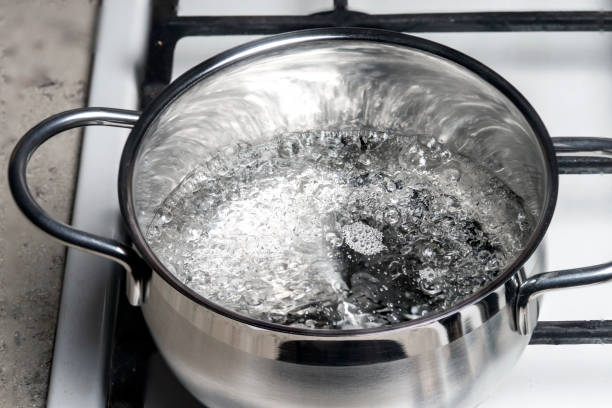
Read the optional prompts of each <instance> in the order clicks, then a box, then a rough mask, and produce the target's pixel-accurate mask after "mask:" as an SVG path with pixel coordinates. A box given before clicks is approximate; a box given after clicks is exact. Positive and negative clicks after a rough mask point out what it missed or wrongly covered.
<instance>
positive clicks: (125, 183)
mask: <svg viewBox="0 0 612 408" xmlns="http://www.w3.org/2000/svg"><path fill="white" fill-rule="evenodd" d="M342 40H356V41H371V42H379V43H383V44H393V45H400V46H405V47H409V48H414V49H417V50H421V51H425V52H428V53H431V54H434V55H437V56H439V57H442V58H445V59H447V60H449V61H452V62H454V63H456V64H458V65H461V66H462V67H464V68H466V69H468V70H469V71H471V72H473V73H474V74H476V75H478V76H479V77H480V78H482V79H483V80H485V81H486V82H488V83H489V84H491V85H492V86H494V87H495V88H496V89H497V90H499V91H500V92H501V93H502V94H503V95H504V96H506V97H507V98H508V99H509V100H510V101H511V102H512V103H513V104H514V105H515V106H516V108H517V109H518V110H519V111H520V112H521V113H522V114H523V116H524V117H525V119H526V120H527V122H528V123H529V125H530V126H531V128H532V130H533V131H534V133H535V135H536V136H537V139H538V142H539V145H540V148H541V149H542V152H543V154H544V155H545V156H546V158H547V159H548V160H547V166H546V171H547V177H548V180H549V183H548V185H549V188H548V191H547V192H546V197H545V199H544V200H545V203H544V206H543V209H544V214H543V216H542V217H541V220H540V222H539V224H538V225H537V228H536V230H535V231H534V233H533V234H532V236H531V238H530V240H529V242H528V244H527V245H526V247H525V249H524V250H523V252H522V253H521V254H520V256H519V257H518V258H517V259H516V260H515V261H514V262H513V263H512V265H510V266H509V267H508V268H507V269H506V270H505V271H504V273H502V274H500V276H499V277H498V278H497V279H495V280H494V281H493V282H491V283H490V284H489V285H487V286H485V287H484V288H482V289H481V290H480V291H478V292H477V293H475V294H474V295H472V296H470V297H468V298H467V299H465V300H463V301H462V302H460V303H458V304H457V305H455V306H454V307H452V308H450V309H447V310H443V311H441V312H438V313H432V314H430V315H426V316H424V317H422V318H420V319H416V320H411V321H408V322H403V323H399V324H396V325H391V326H383V327H378V328H369V329H350V330H339V329H333V330H332V329H305V328H295V327H289V326H284V325H280V324H277V323H270V322H265V321H261V320H257V319H253V318H251V317H248V316H245V315H242V314H239V313H237V312H234V311H232V310H230V309H227V308H224V307H222V306H220V305H218V304H215V303H213V302H211V301H209V300H207V299H206V298H204V297H203V296H201V295H199V294H198V293H197V292H195V291H193V290H192V289H190V288H189V287H187V286H186V285H184V284H182V283H181V282H180V281H179V280H178V279H177V278H176V277H175V276H174V275H173V274H172V273H171V272H170V271H168V270H167V268H166V267H165V266H164V265H163V264H162V263H161V262H160V261H159V260H158V259H157V257H156V256H155V254H154V253H153V251H152V250H151V249H150V248H149V246H148V245H147V244H146V240H145V238H144V236H143V234H142V233H141V231H140V227H139V225H138V221H137V219H136V214H135V209H134V203H133V196H132V188H131V186H132V181H133V175H134V162H135V160H134V159H135V157H136V155H137V154H138V150H139V147H140V142H141V141H142V139H143V137H144V135H145V133H146V131H147V129H148V127H149V126H150V125H151V123H153V121H154V120H155V119H156V118H157V117H158V115H159V114H160V113H161V112H162V111H163V109H164V108H165V107H166V106H167V105H168V104H169V103H171V102H172V101H173V100H174V99H175V98H176V97H178V96H179V95H180V94H182V93H183V92H184V91H186V90H187V89H189V88H190V87H191V86H192V85H194V84H196V83H197V82H199V81H200V80H202V79H204V78H206V77H208V76H210V75H213V74H214V73H216V72H217V71H219V70H222V69H224V68H227V67H228V66H230V65H233V64H234V63H236V62H238V61H243V60H245V59H247V58H249V57H251V56H254V55H259V54H261V53H265V52H268V51H270V50H273V49H278V48H279V47H285V46H288V45H291V44H298V43H305V42H312V41H342ZM557 190H558V171H557V162H556V159H555V154H554V149H553V145H552V141H551V139H550V136H549V134H548V131H547V130H546V127H545V126H544V124H543V123H542V120H541V119H540V117H539V116H538V114H537V113H536V111H535V110H534V109H533V107H532V106H531V105H530V104H529V102H527V100H526V99H525V97H524V96H523V95H522V94H521V93H520V92H519V91H518V90H517V89H516V88H514V87H513V86H512V85H511V84H510V83H509V82H507V81H506V80H505V79H503V78H502V77H501V76H500V75H499V74H497V73H496V72H494V71H493V70H491V69H490V68H488V67H486V66H485V65H484V64H482V63H480V62H479V61H477V60H475V59H473V58H471V57H469V56H467V55H465V54H463V53H461V52H459V51H457V50H454V49H452V48H449V47H447V46H444V45H441V44H438V43H436V42H433V41H429V40H425V39H423V38H420V37H415V36H412V35H407V34H403V33H398V32H394V31H386V30H379V29H369V28H320V29H310V30H301V31H293V32H288V33H284V34H279V35H274V36H269V37H266V38H264V39H260V40H256V41H252V42H249V43H246V44H243V45H240V46H238V47H234V48H232V49H230V50H228V51H225V52H223V53H221V54H218V55H216V56H214V57H212V58H210V59H208V60H206V61H204V62H202V63H200V64H199V65H197V66H195V67H194V68H192V69H190V70H189V71H187V72H186V73H184V74H183V75H181V76H180V77H179V78H177V79H176V80H175V81H173V82H172V83H170V84H169V85H168V86H167V87H166V88H165V89H164V91H163V92H161V93H160V95H159V96H157V97H156V98H155V99H154V100H153V102H151V104H150V105H149V106H148V107H147V108H146V109H145V110H144V111H143V113H142V115H141V116H140V119H139V120H138V122H137V123H136V125H135V126H134V128H133V130H132V132H131V133H130V136H129V137H128V140H127V142H126V145H125V147H124V150H123V153H122V157H121V162H120V168H119V202H120V206H121V213H122V215H123V217H124V219H125V222H126V223H127V225H128V231H129V234H130V237H131V239H132V242H133V243H134V245H135V246H136V248H137V249H138V251H139V253H140V254H141V256H142V257H143V258H144V260H145V261H146V262H147V263H148V264H149V265H150V266H152V268H153V270H154V271H155V272H156V273H157V274H159V275H160V276H161V277H162V278H163V279H164V280H165V281H166V282H167V283H168V284H170V285H171V286H172V287H173V288H174V289H175V290H177V291H178V292H179V293H180V294H182V295H183V296H185V297H187V298H188V299H190V300H191V301H193V302H195V303H196V304H198V305H200V306H203V307H206V308H208V309H210V310H212V311H214V312H216V313H218V314H220V315H223V316H225V317H227V318H230V319H232V320H235V321H239V322H242V323H244V324H247V325H250V326H255V327H258V328H261V329H267V330H272V331H277V332H282V333H290V334H294V335H304V336H316V337H328V336H329V337H343V336H355V335H364V334H372V333H380V332H384V331H390V330H398V329H403V328H406V329H407V328H414V327H422V326H425V325H428V324H430V323H434V322H437V321H439V320H441V319H444V318H447V317H449V316H451V315H453V314H455V313H458V312H460V311H461V310H462V309H463V308H465V307H467V306H469V305H473V304H475V303H478V302H480V301H482V300H483V299H484V298H485V297H487V296H488V295H489V294H490V293H492V292H493V291H495V290H496V289H497V288H498V287H499V286H501V285H504V284H505V283H506V282H507V281H508V280H509V279H511V278H512V277H513V276H514V275H515V273H516V272H517V271H518V270H519V269H520V268H521V266H522V265H523V264H524V263H525V262H526V261H527V260H528V259H529V257H530V256H531V255H532V254H533V252H534V251H535V249H536V248H537V246H538V245H539V244H540V242H541V240H542V239H543V238H544V234H545V233H546V230H547V229H548V226H549V224H550V220H551V218H552V215H553V212H554V208H555V204H556V200H557Z"/></svg>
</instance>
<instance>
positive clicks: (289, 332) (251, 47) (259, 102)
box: [9, 29, 612, 408]
mask: <svg viewBox="0 0 612 408" xmlns="http://www.w3.org/2000/svg"><path fill="white" fill-rule="evenodd" d="M85 125H110V126H124V127H131V128H133V129H132V132H131V135H130V137H129V139H128V141H127V144H126V146H125V149H124V152H123V157H122V160H121V168H120V174H119V193H120V205H121V210H122V213H123V216H124V219H125V225H126V227H127V229H128V231H129V233H130V236H131V238H132V242H133V245H128V244H123V243H120V242H117V241H114V240H111V239H107V238H103V237H98V236H95V235H92V234H89V233H86V232H82V231H77V230H75V229H73V228H71V227H70V226H67V225H64V224H61V223H59V222H58V221H56V220H54V219H52V218H51V217H49V216H48V215H47V214H45V213H44V212H43V210H42V209H41V208H40V207H39V206H38V204H36V202H35V200H34V197H33V196H32V194H31V193H30V191H29V190H28V187H27V184H26V166H27V162H28V160H29V158H30V157H31V155H32V153H33V152H34V151H35V150H36V148H38V146H40V145H41V144H42V143H43V142H44V141H46V140H47V139H49V138H50V137H52V136H53V135H55V134H57V133H59V132H62V131H64V130H67V129H70V128H74V127H79V126H85ZM346 127H350V128H369V129H376V130H390V131H393V132H395V133H404V134H415V132H416V133H428V134H432V135H435V136H436V137H437V139H438V140H439V142H441V143H443V144H445V145H446V147H447V148H449V149H451V150H453V151H456V152H458V153H460V154H462V155H465V156H468V157H470V158H472V159H473V160H476V161H478V162H480V163H481V164H482V165H483V166H486V167H488V168H489V169H490V170H491V171H495V172H496V174H498V175H499V177H500V178H501V179H502V180H503V181H504V182H505V183H506V184H507V185H508V186H509V187H510V188H511V189H512V190H514V192H515V193H517V194H518V195H519V196H521V197H522V198H523V200H524V202H525V203H526V207H527V208H528V209H529V211H530V212H531V213H532V215H533V217H534V219H535V220H536V221H537V222H536V224H535V226H534V230H533V233H532V236H531V239H530V241H529V243H528V245H527V247H526V248H525V249H524V251H523V252H522V253H521V254H520V256H519V257H518V258H517V259H516V260H515V262H514V263H513V264H512V265H511V266H510V267H509V268H508V269H507V270H506V271H505V272H504V273H503V274H501V275H500V276H499V278H498V279H496V280H495V281H494V282H492V283H491V284H489V285H488V286H487V287H485V288H483V289H482V290H481V291H480V292H478V293H477V294H475V295H473V296H472V297H470V298H469V299H466V300H465V301H463V302H461V303H460V304H458V305H456V306H455V307H453V308H452V309H450V310H446V311H444V312H441V313H436V314H431V315H428V316H426V317H424V318H421V319H418V320H415V321H411V322H407V323H403V324H398V325H396V326H392V327H382V328H376V329H364V330H346V331H337V330H311V329H300V328H291V327H284V326H280V325H277V324H272V323H267V322H262V321H257V320H253V319H251V318H249V317H246V316H242V315H239V314H237V313H235V312H232V311H231V310H227V309H224V308H223V307H221V306H219V305H216V304H212V303H211V302H209V301H207V300H206V299H204V298H202V297H201V296H199V295H198V294H197V293H195V292H193V291H192V290H190V289H189V288H188V287H186V286H184V285H183V284H181V283H180V282H179V281H178V280H177V279H176V278H175V277H174V276H173V275H172V273H170V272H169V271H168V270H167V268H166V267H164V265H162V263H161V262H160V261H159V260H158V259H157V258H156V256H155V254H154V253H153V252H152V251H151V250H150V248H149V247H148V245H147V242H146V240H145V238H144V236H143V229H144V228H145V227H146V226H147V224H148V222H149V221H150V219H151V216H152V210H153V208H154V207H155V206H156V205H158V204H159V203H160V202H161V200H163V199H164V198H165V197H166V196H167V195H168V193H169V192H170V191H171V190H172V189H173V188H174V187H175V186H176V185H177V183H178V182H179V181H180V180H181V179H182V178H183V177H184V176H185V175H186V174H187V173H188V172H189V171H190V170H191V169H192V168H193V167H194V166H195V165H196V164H197V163H200V162H202V161H203V160H205V159H206V158H208V157H210V156H211V155H212V154H214V153H215V151H217V150H218V149H219V148H221V147H223V146H227V145H228V144H233V143H236V142H241V141H242V142H245V141H246V142H249V143H258V142H262V141H265V140H267V139H269V138H271V137H273V136H276V135H279V134H286V133H289V132H294V131H306V130H322V129H324V130H330V129H331V130H333V129H343V128H346ZM568 143H569V144H568ZM568 143H566V144H565V150H566V151H568V150H569V151H574V150H577V148H574V147H572V146H573V145H572V143H570V142H568ZM573 143H574V144H576V143H578V144H580V141H576V140H574V141H573ZM556 163H557V162H556V159H555V154H554V150H553V144H552V142H551V139H550V138H549V136H548V133H547V132H546V129H545V127H544V125H543V124H542V122H541V121H540V118H539V117H538V116H537V114H536V112H535V111H534V110H533V109H532V107H531V106H530V105H529V103H528V102H527V101H526V100H525V99H524V98H523V97H522V96H521V95H520V93H519V92H518V91H517V90H516V89H514V88H513V87H512V86H511V85H510V84H508V83H507V82H506V81H505V80H504V79H502V78H501V77H500V76H499V75H497V74H496V73H494V72H493V71H491V70H490V69H488V68H487V67H485V66H483V65H482V64H480V63H479V62H477V61H475V60H473V59H471V58H469V57H467V56H465V55H463V54H461V53H459V52H457V51H454V50H452V49H449V48H447V47H444V46H442V45H439V44H436V43H433V42H430V41H426V40H423V39H420V38H416V37H411V36H407V35H402V34H397V33H392V32H386V31H379V30H369V29H321V30H309V31H302V32H294V33H288V34H283V35H278V36H273V37H268V38H266V39H264V40H261V41H256V42H252V43H249V44H246V45H244V46H241V47H237V48H234V49H232V50H230V51H228V52H225V53H223V54H220V55H218V56H216V57H214V58H212V59H210V60H208V61H206V62H204V63H202V64H200V65H198V66H197V67H195V68H193V69H192V70H190V71H189V72H187V73H186V74H184V75H183V76H181V77H180V78H179V79H177V80H176V81H175V82H173V83H172V84H171V85H170V86H168V88H167V89H166V90H165V91H164V92H163V93H162V94H161V95H160V96H159V97H158V98H157V99H156V100H155V101H153V103H152V104H151V105H150V106H148V107H147V108H146V109H145V111H144V112H143V113H137V112H129V111H121V110H114V109H102V108H87V109H78V110H74V111H69V112H64V113H61V114H59V115H56V116H53V117H51V118H49V119H47V120H45V121H44V122H42V123H40V124H39V125H38V126H36V127H35V128H33V129H32V130H30V131H29V132H28V133H27V134H26V135H25V136H24V137H23V139H22V140H21V141H20V142H19V144H18V145H17V147H16V148H15V151H14V152H13V156H12V157H11V162H10V169H9V178H10V186H11V190H12V193H13V195H14V197H15V200H16V201H17V203H18V205H19V206H20V208H21V209H22V211H23V212H24V213H25V215H26V216H27V217H28V218H29V219H30V220H31V221H32V222H33V223H34V224H36V225H37V226H39V227H40V228H41V229H42V230H44V231H46V232H47V233H49V234H51V235H52V236H54V237H56V238H57V239H59V240H61V241H62V242H64V243H66V244H67V245H71V246H74V247H77V248H81V249H84V250H87V251H90V252H94V253H96V254H99V255H102V256H105V257H107V258H111V259H113V260H115V261H117V262H119V263H120V264H121V265H122V266H123V267H124V268H125V270H126V272H127V274H126V276H127V282H128V285H127V293H128V297H129V300H130V302H131V303H132V304H134V305H140V306H141V307H142V311H143V313H144V316H145V318H146V321H147V323H148V325H149V328H150V330H151V333H152V334H153V337H154V339H155V341H156V343H157V346H158V347H159V349H160V351H161V353H162V354H163V356H164V357H165V359H166V360H167V362H168V364H169V365H170V367H171V368H172V370H173V371H174V372H175V373H176V375H177V376H178V377H179V379H180V380H181V381H182V382H183V384H184V385H185V386H186V387H187V388H188V389H189V390H191V392H192V393H193V394H194V395H195V396H197V398H199V399H200V400H201V401H203V402H204V403H205V404H207V406H210V407H236V406H240V407H266V408H269V407H283V408H285V407H315V406H316V407H320V406H327V407H370V406H384V407H399V406H402V407H405V406H419V407H423V406H432V407H442V406H445V407H457V406H462V405H465V406H470V405H474V404H476V403H477V402H478V401H480V400H481V399H482V398H483V396H484V395H486V392H487V390H490V387H491V385H492V384H493V383H495V382H496V381H498V380H499V379H500V378H502V377H503V376H504V374H505V373H506V372H507V371H508V370H509V369H510V368H511V367H512V365H513V364H514V362H515V361H516V360H517V359H518V357H519V355H520V354H521V352H522V351H523V349H524V348H525V346H526V345H527V343H528V342H529V338H530V335H531V333H532V331H533V328H534V325H535V323H536V321H537V315H538V296H539V295H540V294H542V293H543V292H545V291H547V290H551V289H557V288H564V287H569V286H577V285H586V284H591V283H597V282H603V281H605V280H609V279H612V263H608V264H603V265H598V266H593V267H588V268H581V269H575V270H568V271H561V272H548V273H542V255H541V245H540V242H541V240H542V237H543V236H544V233H545V231H546V228H547V226H548V224H549V221H550V219H551V216H552V213H553V210H554V208H555V200H556V196H557V177H558V176H557V174H558V171H557V164H556Z"/></svg>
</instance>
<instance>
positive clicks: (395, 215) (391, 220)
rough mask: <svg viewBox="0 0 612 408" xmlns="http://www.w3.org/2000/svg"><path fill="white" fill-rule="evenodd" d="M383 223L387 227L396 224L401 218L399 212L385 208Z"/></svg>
mask: <svg viewBox="0 0 612 408" xmlns="http://www.w3.org/2000/svg"><path fill="white" fill-rule="evenodd" d="M383 219H384V221H385V222H386V223H387V224H389V225H395V224H397V223H398V222H399V221H400V219H401V217H400V212H399V211H398V210H397V208H395V207H387V208H386V209H385V212H384V215H383Z"/></svg>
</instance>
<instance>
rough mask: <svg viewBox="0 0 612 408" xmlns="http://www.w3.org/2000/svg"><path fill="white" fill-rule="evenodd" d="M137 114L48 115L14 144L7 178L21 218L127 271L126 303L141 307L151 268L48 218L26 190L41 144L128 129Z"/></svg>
mask: <svg viewBox="0 0 612 408" xmlns="http://www.w3.org/2000/svg"><path fill="white" fill-rule="evenodd" d="M139 115H140V114H139V112H135V111H129V110H121V109H107V108H82V109H74V110H70V111H66V112H62V113H59V114H57V115H54V116H51V117H50V118H48V119H45V120H44V121H42V122H40V123H39V124H38V125H36V126H35V127H33V128H32V129H30V131H28V132H27V133H26V134H25V135H24V136H23V137H22V138H21V140H20V141H19V143H17V146H15V149H14V150H13V154H12V155H11V159H10V161H9V169H8V178H9V186H10V189H11V193H12V194H13V198H14V199H15V202H16V203H17V205H18V206H19V208H20V209H21V211H22V212H23V213H24V215H25V216H26V217H27V218H28V219H29V220H30V221H31V222H32V223H34V225H36V226H37V227H38V228H40V229H41V230H43V231H45V232H46V233H47V234H49V235H51V236H52V237H54V238H56V239H58V240H59V241H61V242H63V243H64V244H66V245H69V246H72V247H75V248H79V249H83V250H85V251H88V252H92V253H94V254H98V255H101V256H103V257H106V258H109V259H112V260H113V261H115V262H117V263H119V264H120V265H121V266H122V267H123V268H124V269H125V271H126V272H127V279H126V281H127V292H128V300H129V301H130V303H131V304H133V305H135V306H137V305H140V304H142V302H143V301H144V298H145V295H146V292H147V282H148V280H149V278H150V276H151V269H150V267H148V266H147V265H146V263H145V262H144V261H143V260H142V258H141V257H140V256H139V255H138V253H137V252H136V251H135V250H134V249H132V248H131V247H130V246H128V245H125V244H122V243H121V242H119V241H116V240H114V239H110V238H105V237H100V236H97V235H94V234H91V233H89V232H85V231H79V230H77V229H75V228H73V227H71V226H69V225H66V224H64V223H62V222H59V221H57V220H55V219H53V218H52V217H50V216H49V215H48V214H47V213H46V212H45V211H44V210H43V209H42V208H41V207H40V206H39V205H38V203H37V202H36V200H35V199H34V196H32V193H31V192H30V189H29V188H28V183H27V178H26V169H27V166H28V162H29V161H30V158H31V157H32V154H33V153H34V152H35V151H36V149H38V147H39V146H40V145H42V144H43V143H44V142H46V141H47V140H48V139H50V138H51V137H53V136H55V135H57V134H58V133H61V132H63V131H66V130H69V129H73V128H76V127H81V126H91V125H107V126H116V127H127V128H131V127H133V126H134V124H135V123H136V122H137V121H138V118H139Z"/></svg>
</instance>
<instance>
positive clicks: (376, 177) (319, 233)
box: [146, 130, 532, 329]
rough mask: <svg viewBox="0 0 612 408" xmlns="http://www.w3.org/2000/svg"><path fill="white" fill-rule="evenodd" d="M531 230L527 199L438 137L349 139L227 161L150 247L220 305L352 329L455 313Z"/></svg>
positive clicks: (175, 210)
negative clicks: (453, 309)
mask: <svg viewBox="0 0 612 408" xmlns="http://www.w3.org/2000/svg"><path fill="white" fill-rule="evenodd" d="M531 229H532V222H531V216H530V215H529V214H528V213H527V211H526V210H525V209H524V208H523V205H522V200H521V199H520V198H519V197H517V196H516V195H515V194H514V193H512V191H510V190H509V189H508V188H507V187H506V186H505V185H504V184H503V183H502V182H501V181H500V180H499V179H497V178H496V177H495V176H494V175H493V174H491V173H489V172H487V171H485V170H484V169H483V168H481V167H479V166H478V165H476V164H475V163H472V162H470V161H468V160H466V159H465V158H463V157H461V156H459V155H456V154H452V153H451V152H449V151H447V150H445V149H444V147H443V146H442V145H440V144H438V143H436V142H435V140H434V139H433V138H431V137H430V136H426V135H419V136H416V135H391V134H387V133H381V132H374V131H364V130H347V131H324V132H307V133H300V134H289V135H283V136H282V137H279V138H277V139H275V140H274V141H272V142H270V143H267V144H262V145H257V146H247V145H235V146H231V147H228V148H226V149H225V150H223V151H220V152H218V154H217V155H216V156H214V157H213V158H212V159H211V160H209V161H207V162H205V163H202V164H201V166H200V167H198V168H197V169H195V170H194V171H193V172H192V173H190V174H189V175H188V176H187V177H185V178H184V179H183V180H182V182H181V183H180V184H179V186H178V187H176V189H175V190H174V191H173V192H172V193H171V194H170V195H169V196H168V197H167V198H166V200H165V201H164V203H163V204H162V205H161V206H160V207H159V208H158V209H156V212H155V216H154V218H153V221H152V222H151V224H150V225H149V226H148V228H147V232H146V235H147V240H148V242H149V245H150V246H151V248H152V249H153V251H154V252H155V253H156V255H157V256H158V258H159V259H160V260H161V261H162V262H163V263H164V265H166V266H167V267H168V268H169V269H170V270H171V271H172V272H173V273H174V274H175V275H176V276H177V277H178V278H179V279H180V280H181V281H182V282H183V283H185V284H186V285H188V286H189V287H190V288H192V289H194V290H195V291H197V292H198V293H200V294H201V295H202V296H204V297H206V298H208V299H210V300H211V301H213V302H215V303H219V304H221V305H223V306H225V307H227V308H230V309H233V310H235V311H237V312H240V313H243V314H245V315H248V316H251V317H253V318H256V319H260V320H265V321H271V322H275V323H281V324H286V325H292V326H296V327H309V328H336V329H338V328H340V329H349V328H367V327H378V326H382V325H388V324H394V323H398V322H401V321H406V320H412V319H417V318H419V317H422V316H424V315H426V314H428V313H431V312H435V311H439V310H443V309H446V308H448V307H451V306H452V305H454V304H456V303H457V302H459V301H461V300H462V299H464V298H466V297H467V296H469V295H470V294H472V293H474V292H475V291H477V290H478V289H480V288H481V287H482V286H484V285H486V284H487V283H488V282H490V281H491V280H493V279H494V278H495V277H496V276H498V274H499V273H500V271H501V270H502V269H503V268H504V266H505V265H507V264H508V263H509V262H511V261H512V260H513V259H514V258H515V256H516V255H517V254H518V253H519V252H520V251H521V250H522V248H523V246H524V244H525V243H526V241H527V239H528V237H529V235H530V232H531Z"/></svg>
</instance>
